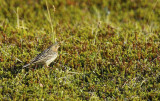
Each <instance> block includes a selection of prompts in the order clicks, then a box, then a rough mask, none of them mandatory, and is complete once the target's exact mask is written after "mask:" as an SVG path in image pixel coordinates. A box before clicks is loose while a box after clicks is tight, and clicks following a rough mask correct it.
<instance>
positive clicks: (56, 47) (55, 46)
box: [51, 42, 60, 51]
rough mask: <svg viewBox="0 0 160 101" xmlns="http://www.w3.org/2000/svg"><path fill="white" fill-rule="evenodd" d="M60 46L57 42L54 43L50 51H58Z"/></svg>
mask: <svg viewBox="0 0 160 101" xmlns="http://www.w3.org/2000/svg"><path fill="white" fill-rule="evenodd" d="M59 47H60V46H59V44H58V42H56V43H54V44H53V45H52V47H51V48H52V50H53V51H58V48H59Z"/></svg>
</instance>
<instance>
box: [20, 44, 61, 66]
mask: <svg viewBox="0 0 160 101" xmlns="http://www.w3.org/2000/svg"><path fill="white" fill-rule="evenodd" d="M58 48H59V45H58V43H57V42H56V43H55V44H53V45H51V46H50V47H48V48H47V49H45V50H44V51H43V52H42V53H40V54H38V55H37V56H36V57H35V58H34V59H32V60H31V61H30V63H29V64H26V65H24V66H23V68H25V67H28V66H30V65H32V64H44V65H46V66H47V67H48V65H50V63H51V62H53V61H54V60H55V59H56V58H57V56H58Z"/></svg>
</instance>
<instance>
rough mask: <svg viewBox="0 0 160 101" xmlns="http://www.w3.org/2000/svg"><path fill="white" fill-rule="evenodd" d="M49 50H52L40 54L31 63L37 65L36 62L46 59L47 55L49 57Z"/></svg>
mask: <svg viewBox="0 0 160 101" xmlns="http://www.w3.org/2000/svg"><path fill="white" fill-rule="evenodd" d="M49 50H50V48H47V49H46V50H44V51H43V52H42V53H40V54H38V55H37V56H36V57H35V58H34V59H33V60H31V62H30V63H35V62H37V61H39V60H41V59H43V58H44V57H46V55H47V53H48V51H49Z"/></svg>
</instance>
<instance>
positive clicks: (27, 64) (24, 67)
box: [23, 63, 31, 68]
mask: <svg viewBox="0 0 160 101" xmlns="http://www.w3.org/2000/svg"><path fill="white" fill-rule="evenodd" d="M29 65H31V64H30V63H29V64H26V65H24V66H23V68H25V67H28V66H29Z"/></svg>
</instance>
